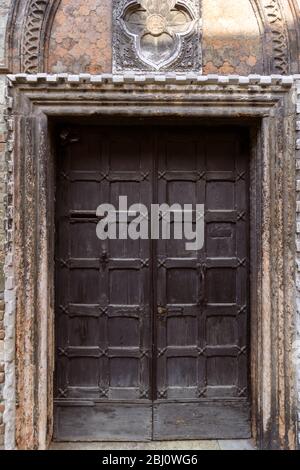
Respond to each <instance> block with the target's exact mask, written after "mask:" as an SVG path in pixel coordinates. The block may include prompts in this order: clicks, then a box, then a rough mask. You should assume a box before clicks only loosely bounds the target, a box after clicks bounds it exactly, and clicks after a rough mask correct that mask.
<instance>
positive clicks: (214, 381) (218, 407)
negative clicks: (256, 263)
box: [154, 128, 250, 439]
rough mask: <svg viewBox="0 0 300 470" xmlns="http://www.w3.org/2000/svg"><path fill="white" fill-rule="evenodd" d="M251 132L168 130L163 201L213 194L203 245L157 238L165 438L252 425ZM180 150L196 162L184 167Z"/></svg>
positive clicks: (158, 432)
mask: <svg viewBox="0 0 300 470" xmlns="http://www.w3.org/2000/svg"><path fill="white" fill-rule="evenodd" d="M244 141H245V136H243V134H242V136H241V137H239V136H238V135H237V133H236V132H229V131H227V132H226V133H221V132H220V131H219V132H218V133H217V135H216V133H215V132H210V131H206V132H202V133H199V131H198V130H191V129H188V128H186V129H184V130H181V131H180V132H178V131H177V132H176V133H175V132H174V131H172V130H165V131H161V134H160V137H159V152H158V162H159V163H158V175H159V176H158V194H159V202H160V203H163V202H168V203H169V204H172V203H175V202H177V203H179V204H181V205H183V204H185V203H192V204H193V205H194V206H195V204H197V203H198V204H204V205H205V222H206V223H205V230H206V234H205V246H204V248H203V250H200V251H198V252H197V251H195V252H193V251H190V252H189V251H185V252H184V250H183V249H182V243H183V242H182V240H180V241H178V240H174V239H172V241H171V243H169V241H158V242H157V247H158V248H157V260H158V264H157V272H158V276H157V277H158V289H157V292H158V296H157V302H158V305H159V306H160V309H158V312H157V315H156V324H157V401H156V403H155V406H154V438H156V439H162V438H164V439H165V438H170V439H171V438H174V439H176V438H182V437H183V436H185V435H186V436H188V435H190V436H193V437H194V438H209V437H215V438H216V437H218V438H222V437H224V436H227V437H228V438H233V437H237V436H239V437H249V435H250V429H249V406H248V402H247V398H248V394H249V391H248V388H247V380H248V378H247V356H248V336H247V325H248V322H247V316H248V230H249V228H248V213H249V212H248V199H247V192H248V184H247V154H245V153H244V148H243V142H244ZM174 149H176V153H175V155H176V159H175V161H174V160H173V159H172V155H173V154H174V153H173V152H174ZM178 160H180V161H184V162H187V164H186V167H185V169H181V171H180V172H179V171H177V169H178V168H177V167H178V166H179V165H178V163H177V162H178ZM159 311H162V312H163V315H159ZM215 399H218V401H213V400H215ZM191 400H194V402H192V401H191ZM189 401H190V403H189V404H188V402H189ZM165 402H169V403H170V404H166V403H165ZM201 416H202V417H203V419H200V417H201ZM191 417H193V419H191ZM199 420H200V421H202V423H201V424H199ZM231 420H234V421H235V427H234V429H229V425H228V422H230V421H231ZM178 423H180V425H178ZM202 424H203V426H202Z"/></svg>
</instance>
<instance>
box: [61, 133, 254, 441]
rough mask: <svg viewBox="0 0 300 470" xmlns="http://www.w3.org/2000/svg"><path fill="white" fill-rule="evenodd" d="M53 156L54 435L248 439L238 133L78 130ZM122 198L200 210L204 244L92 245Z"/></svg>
mask: <svg viewBox="0 0 300 470" xmlns="http://www.w3.org/2000/svg"><path fill="white" fill-rule="evenodd" d="M61 134H62V135H63V137H65V135H66V133H65V131H64V130H63V131H61ZM59 147H60V148H59V152H58V164H57V201H56V227H57V249H56V372H55V438H56V439H57V440H151V439H156V440H159V439H201V438H246V437H249V436H250V425H249V389H248V377H247V374H248V356H249V351H248V313H249V309H248V297H249V286H248V271H249V266H248V262H249V260H248V249H249V247H248V243H249V234H248V231H249V227H248V220H249V210H248V145H247V135H246V133H245V132H244V131H242V130H241V129H230V128H226V129H223V130H222V129H218V128H214V129H209V128H203V129H202V130H200V129H199V128H198V127H197V128H196V127H192V126H189V127H172V128H170V127H147V128H146V127H143V126H137V127H125V126H124V127H108V126H107V127H74V128H72V129H70V130H69V137H68V138H67V139H65V138H63V139H62V140H61V141H60V145H59ZM119 195H126V196H127V197H128V204H129V205H130V204H133V203H142V204H144V205H145V206H146V207H147V208H148V209H149V210H150V205H151V203H157V202H158V203H168V204H170V205H171V204H173V203H177V204H178V203H179V204H181V205H183V204H193V206H195V205H196V204H197V203H198V204H205V246H204V248H203V249H202V250H199V251H187V250H186V249H185V243H186V240H174V239H173V237H171V239H170V240H119V239H117V240H109V241H100V240H99V239H98V238H97V236H96V225H97V222H98V219H97V217H96V208H97V207H98V206H99V205H100V204H101V203H111V204H113V205H115V206H116V207H118V197H119Z"/></svg>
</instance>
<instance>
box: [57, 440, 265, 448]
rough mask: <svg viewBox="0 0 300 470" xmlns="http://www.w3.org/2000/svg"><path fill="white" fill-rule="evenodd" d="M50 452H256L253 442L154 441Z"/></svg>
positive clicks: (88, 445)
mask: <svg viewBox="0 0 300 470" xmlns="http://www.w3.org/2000/svg"><path fill="white" fill-rule="evenodd" d="M50 450H96V451H97V450H98V451H102V450H109V451H113V450H126V451H128V450H151V451H155V450H159V451H160V450H178V451H181V450H256V447H255V444H254V442H253V441H252V440H248V439H238V440H209V441H159V442H158V441H155V442H154V441H152V442H60V443H58V442H53V443H52V444H51V446H50Z"/></svg>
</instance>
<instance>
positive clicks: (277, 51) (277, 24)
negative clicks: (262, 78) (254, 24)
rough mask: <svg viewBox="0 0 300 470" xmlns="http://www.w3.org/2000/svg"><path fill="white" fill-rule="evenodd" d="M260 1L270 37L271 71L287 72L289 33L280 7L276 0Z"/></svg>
mask: <svg viewBox="0 0 300 470" xmlns="http://www.w3.org/2000/svg"><path fill="white" fill-rule="evenodd" d="M261 1H262V5H263V8H264V10H265V16H266V20H267V26H268V28H269V30H270V32H271V38H272V39H271V40H272V47H273V59H272V64H271V73H272V72H273V73H281V74H288V73H289V69H290V66H289V65H290V58H289V33H288V27H287V24H286V21H285V18H284V13H283V10H282V7H281V5H280V2H279V1H278V0H261Z"/></svg>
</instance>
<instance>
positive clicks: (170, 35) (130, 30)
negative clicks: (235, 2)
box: [113, 0, 201, 72]
mask: <svg viewBox="0 0 300 470" xmlns="http://www.w3.org/2000/svg"><path fill="white" fill-rule="evenodd" d="M113 25H114V32H113V70H114V71H115V72H120V71H129V70H132V71H160V70H172V71H178V72H180V71H182V72H183V71H199V70H200V68H201V54H200V1H199V0H178V1H176V0H113Z"/></svg>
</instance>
